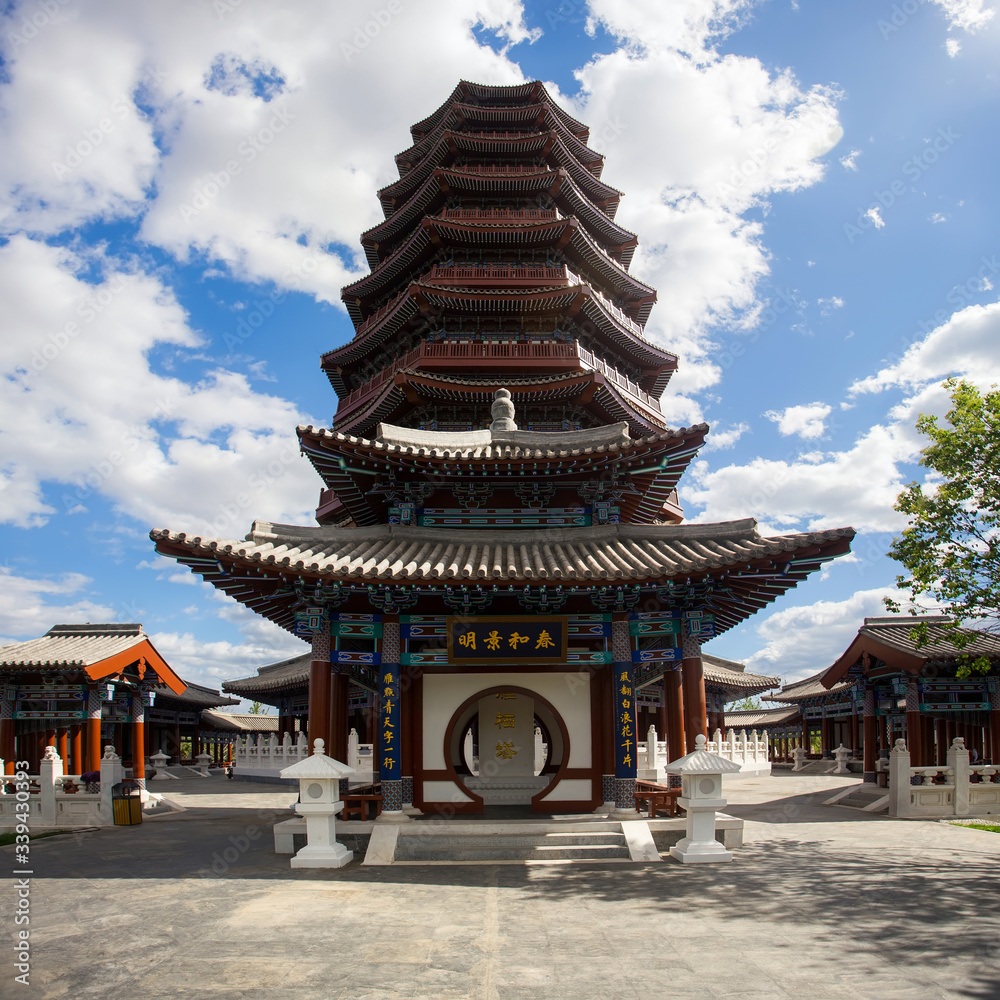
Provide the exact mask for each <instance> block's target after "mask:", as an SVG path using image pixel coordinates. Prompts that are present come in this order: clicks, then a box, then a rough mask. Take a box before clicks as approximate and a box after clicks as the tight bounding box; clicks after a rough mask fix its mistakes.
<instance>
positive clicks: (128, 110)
mask: <svg viewBox="0 0 1000 1000" xmlns="http://www.w3.org/2000/svg"><path fill="white" fill-rule="evenodd" d="M133 110H134V108H133V106H132V102H131V101H130V100H129V99H128V98H127V97H126V96H125V95H124V94H119V95H118V96H117V97H116V98H115V99H114V100H113V101H112V102H111V107H110V108H109V109H108V114H107V115H104V116H102V117H101V118H99V119H98V120H97V121H96V122H95V123H94V124H93V126H92V127H91V128H85V129H81V131H80V138H79V139H77V140H76V142H75V143H72V144H70V145H67V146H66V150H65V152H64V153H63V159H62V160H53V161H52V173H53V174H54V175H55V178H56V180H57V181H61V180H62V179H63V178H64V177H67V176H69V175H70V174H72V173H73V171H75V170H76V169H77V168H78V167H79V166H81V165H82V164H83V162H84V160H86V159H87V157H88V156H90V154H91V153H93V152H94V150H95V149H97V148H98V146H100V145H101V143H102V142H104V139H105V137H106V136H109V135H111V133H112V132H114V130H115V128H116V126H117V125H118V124H120V123H121V122H123V121H125V120H126V119H127V118H128V117H129V115H131V114H132V112H133ZM115 119H117V121H116V120H115ZM64 161H65V162H64Z"/></svg>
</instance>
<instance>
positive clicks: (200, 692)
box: [153, 681, 239, 708]
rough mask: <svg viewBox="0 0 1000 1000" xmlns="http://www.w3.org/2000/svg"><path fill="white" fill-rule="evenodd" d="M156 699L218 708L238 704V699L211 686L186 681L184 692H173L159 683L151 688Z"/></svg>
mask: <svg viewBox="0 0 1000 1000" xmlns="http://www.w3.org/2000/svg"><path fill="white" fill-rule="evenodd" d="M153 692H154V694H155V695H156V699H157V701H159V699H160V698H169V699H171V700H173V701H177V702H181V703H182V704H187V705H193V706H196V707H202V708H218V707H219V706H220V705H238V704H239V700H238V699H235V698H227V697H226V696H225V695H224V694H219V692H218V691H215V690H213V689H212V688H208V687H204V686H203V685H201V684H192V683H191V682H190V681H188V682H187V687H186V688H185V689H184V694H174V692H173V691H171V690H170V688H168V687H167V686H166V685H163V684H160V685H157V686H156V687H155V688H153Z"/></svg>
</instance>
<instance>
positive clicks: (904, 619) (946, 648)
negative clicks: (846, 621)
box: [858, 615, 1000, 662]
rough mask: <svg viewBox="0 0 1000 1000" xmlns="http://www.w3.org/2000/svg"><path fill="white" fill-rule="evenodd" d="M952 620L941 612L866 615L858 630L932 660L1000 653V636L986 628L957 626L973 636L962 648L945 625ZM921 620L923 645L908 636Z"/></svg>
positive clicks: (950, 659) (948, 659)
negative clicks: (926, 638)
mask: <svg viewBox="0 0 1000 1000" xmlns="http://www.w3.org/2000/svg"><path fill="white" fill-rule="evenodd" d="M951 621H952V619H950V618H947V617H945V616H943V615H933V616H931V615H925V616H922V617H914V616H912V615H898V616H891V617H885V618H866V619H865V623H864V625H862V626H861V628H860V629H859V631H858V634H859V635H863V636H870V637H871V638H873V639H877V640H878V641H879V642H883V643H886V644H887V645H890V646H893V647H895V648H896V649H899V650H901V651H904V652H908V653H913V654H914V655H916V656H919V657H922V658H924V659H926V660H928V661H932V662H941V661H944V662H948V661H952V660H954V659H955V658H956V657H958V656H962V655H964V654H971V655H973V656H979V655H983V656H994V657H1000V637H998V636H995V635H992V634H990V633H989V632H981V631H979V630H977V629H969V628H963V629H960V630H959V631H960V632H961V633H962V634H963V635H970V636H972V642H971V643H970V644H969V645H968V646H966V647H964V648H961V647H959V646H957V645H956V644H955V642H954V641H953V640H952V639H951V638H950V633H949V631H948V630H947V629H946V628H945V626H946V625H948V624H949V623H950V622H951ZM921 623H926V625H927V627H928V631H929V633H930V640H929V641H928V642H927V643H926V644H924V645H923V646H918V645H917V644H916V642H915V641H914V640H913V639H911V638H910V633H911V632H912V631H913V629H914V628H916V626H917V625H919V624H921Z"/></svg>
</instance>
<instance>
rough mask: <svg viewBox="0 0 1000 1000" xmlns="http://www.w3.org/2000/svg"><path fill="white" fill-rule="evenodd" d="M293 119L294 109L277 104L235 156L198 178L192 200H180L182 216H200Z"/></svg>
mask: <svg viewBox="0 0 1000 1000" xmlns="http://www.w3.org/2000/svg"><path fill="white" fill-rule="evenodd" d="M293 121H295V115H294V113H293V112H291V111H289V110H288V109H287V108H278V109H277V110H276V111H275V112H274V114H272V115H271V117H270V119H268V122H267V124H266V125H262V126H261V127H260V128H259V129H257V131H256V132H251V133H249V134H248V135H247V137H246V138H245V139H244V140H243V141H242V142H240V143H239V145H238V146H237V147H236V150H235V155H234V156H233V158H232V159H230V160H227V161H226V162H225V164H223V166H222V168H221V169H219V170H213V171H211V172H210V173H209V174H208V175H207V179H204V180H202V181H201V182H200V183H198V182H196V184H195V193H194V197H193V198H192V199H191V201H190V202H181V204H180V205H178V206H177V211H178V212H179V213H180V216H181V219H183V220H184V222H190V221H191V220H192V219H196V218H198V216H199V215H201V213H202V212H204V211H205V209H207V208H208V207H209V206H210V205H211V204H212V202H214V201H215V199H216V198H218V197H219V195H220V194H222V192H223V191H225V189H226V188H227V187H229V185H230V183H231V182H232V180H233V178H234V177H239V175H240V174H242V173H243V168H244V167H245V166H249V165H250V164H251V163H253V162H254V161H255V160H256V159H257V157H258V156H260V155H261V154H262V153H263V152H264V151H265V150H266V149H267V148H268V146H270V145H271V143H272V142H274V140H275V139H276V138H277V137H278V136H279V135H281V133H282V132H284V131H285V129H286V128H288V126H289V125H291V123H292V122H293Z"/></svg>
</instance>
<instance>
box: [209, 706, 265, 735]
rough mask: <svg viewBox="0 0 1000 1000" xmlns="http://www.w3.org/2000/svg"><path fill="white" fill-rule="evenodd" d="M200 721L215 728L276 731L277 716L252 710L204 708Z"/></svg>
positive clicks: (247, 731) (235, 730)
mask: <svg viewBox="0 0 1000 1000" xmlns="http://www.w3.org/2000/svg"><path fill="white" fill-rule="evenodd" d="M201 719H202V722H203V723H204V724H205V725H209V726H212V727H213V728H215V729H222V730H225V731H227V732H239V733H276V732H277V731H278V716H276V715H254V714H253V713H252V712H218V711H216V710H215V709H211V708H206V709H204V710H203V711H202V713H201Z"/></svg>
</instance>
